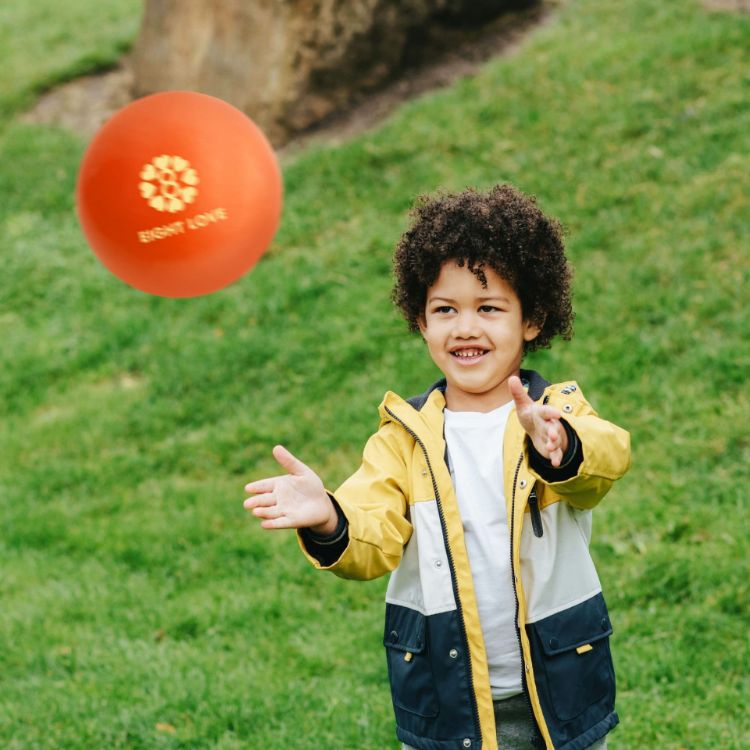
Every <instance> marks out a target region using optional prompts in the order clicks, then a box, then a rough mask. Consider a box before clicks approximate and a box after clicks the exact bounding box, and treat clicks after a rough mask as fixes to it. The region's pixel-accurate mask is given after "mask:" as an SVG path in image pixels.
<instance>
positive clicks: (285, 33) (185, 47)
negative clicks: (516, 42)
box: [133, 0, 535, 145]
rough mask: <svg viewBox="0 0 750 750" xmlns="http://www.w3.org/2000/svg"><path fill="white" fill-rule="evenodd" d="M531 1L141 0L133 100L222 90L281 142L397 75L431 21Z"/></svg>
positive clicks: (464, 19) (471, 18) (487, 13)
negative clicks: (182, 91) (167, 93)
mask: <svg viewBox="0 0 750 750" xmlns="http://www.w3.org/2000/svg"><path fill="white" fill-rule="evenodd" d="M533 4H535V0H146V4H145V12H144V15H143V20H142V23H141V29H140V33H139V36H138V39H137V41H136V45H135V50H134V55H133V70H134V76H135V93H136V95H137V96H144V95H146V94H150V93H154V92H156V91H164V90H170V89H187V90H192V91H201V92H203V93H206V94H212V95H214V96H218V97H220V98H222V99H224V100H226V101H228V102H230V103H231V104H233V105H234V106H236V107H238V108H239V109H241V110H243V111H244V112H246V113H247V114H248V115H249V116H250V117H252V118H253V120H255V122H256V123H257V124H258V125H259V126H260V127H261V128H262V129H263V130H264V132H265V133H266V135H267V136H268V137H269V138H270V139H271V141H272V142H273V143H275V144H277V145H280V144H281V143H284V142H285V141H286V140H287V139H288V138H289V136H290V135H291V134H293V133H295V132H298V131H301V130H304V129H305V128H307V127H309V126H311V125H313V124H315V123H316V122H319V121H320V120H321V119H323V118H324V117H325V116H326V115H329V114H330V113H332V112H334V111H336V110H338V109H341V108H342V107H344V106H345V105H346V104H347V102H349V101H350V100H351V99H352V97H353V96H354V95H356V94H357V93H358V92H363V91H368V90H373V89H375V88H377V87H379V86H382V85H383V84H384V83H386V82H387V81H389V80H391V79H393V78H394V77H395V76H396V75H397V74H398V72H399V71H400V69H401V68H402V67H403V65H404V63H405V61H407V60H414V59H416V58H418V57H419V49H416V48H417V47H419V46H420V45H425V44H428V43H429V39H430V34H429V29H430V27H436V28H437V27H442V28H443V29H445V27H446V26H461V25H468V26H472V25H474V26H476V25H477V24H480V23H482V22H484V21H487V20H489V19H491V18H493V17H496V16H498V15H499V14H500V13H502V12H504V11H507V10H512V9H517V8H518V7H519V5H521V6H528V5H533Z"/></svg>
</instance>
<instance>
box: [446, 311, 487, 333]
mask: <svg viewBox="0 0 750 750" xmlns="http://www.w3.org/2000/svg"><path fill="white" fill-rule="evenodd" d="M455 322H456V324H455V327H454V329H453V334H454V336H458V337H460V338H468V337H471V336H478V335H479V334H480V333H481V328H480V326H479V319H478V318H477V316H476V315H474V314H473V313H470V312H469V313H461V314H459V315H457V316H456V318H455Z"/></svg>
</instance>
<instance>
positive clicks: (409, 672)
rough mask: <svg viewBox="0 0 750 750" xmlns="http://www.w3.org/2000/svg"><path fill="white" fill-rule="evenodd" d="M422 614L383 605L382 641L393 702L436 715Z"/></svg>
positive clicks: (404, 708)
mask: <svg viewBox="0 0 750 750" xmlns="http://www.w3.org/2000/svg"><path fill="white" fill-rule="evenodd" d="M426 630H427V629H426V620H425V616H424V615H423V614H421V613H420V612H417V611H416V610H413V609H409V608H408V607H401V606H398V605H395V604H388V605H386V620H385V636H384V638H383V645H384V646H385V648H386V653H387V657H388V677H389V679H390V683H391V695H392V698H393V706H394V709H395V710H396V714H397V716H398V712H399V709H400V710H402V711H407V712H409V713H411V714H416V715H417V716H422V717H428V718H429V717H434V716H437V715H438V712H439V703H438V698H437V693H436V691H435V679H434V675H433V671H432V664H431V662H430V655H429V652H428V649H427V638H426Z"/></svg>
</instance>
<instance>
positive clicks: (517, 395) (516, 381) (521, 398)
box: [508, 375, 534, 411]
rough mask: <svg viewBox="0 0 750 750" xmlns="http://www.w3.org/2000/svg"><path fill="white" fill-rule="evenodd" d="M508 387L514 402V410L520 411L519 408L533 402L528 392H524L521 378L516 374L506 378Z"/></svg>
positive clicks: (523, 407)
mask: <svg viewBox="0 0 750 750" xmlns="http://www.w3.org/2000/svg"><path fill="white" fill-rule="evenodd" d="M508 388H510V395H511V396H512V397H513V400H514V401H515V402H516V411H521V409H525V408H526V407H528V406H531V404H533V403H534V402H533V401H532V400H531V397H530V396H529V394H528V393H526V390H525V389H524V387H523V383H522V382H521V378H519V377H518V376H517V375H511V376H510V377H509V378H508Z"/></svg>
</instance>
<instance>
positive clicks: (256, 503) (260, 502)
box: [243, 492, 276, 510]
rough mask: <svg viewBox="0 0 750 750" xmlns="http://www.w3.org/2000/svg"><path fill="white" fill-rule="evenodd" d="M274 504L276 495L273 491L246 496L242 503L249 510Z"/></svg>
mask: <svg viewBox="0 0 750 750" xmlns="http://www.w3.org/2000/svg"><path fill="white" fill-rule="evenodd" d="M271 505H276V496H275V495H274V494H273V492H266V493H265V494H262V495H255V496H254V497H248V498H247V500H245V502H244V503H243V507H245V508H247V510H250V509H251V508H260V507H264V506H265V507H270V506H271Z"/></svg>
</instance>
